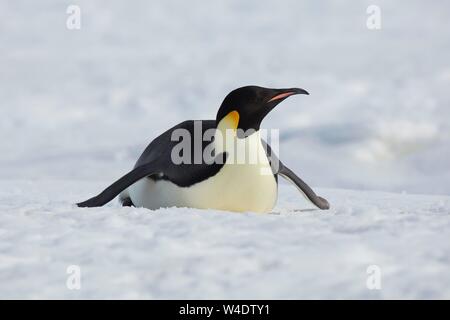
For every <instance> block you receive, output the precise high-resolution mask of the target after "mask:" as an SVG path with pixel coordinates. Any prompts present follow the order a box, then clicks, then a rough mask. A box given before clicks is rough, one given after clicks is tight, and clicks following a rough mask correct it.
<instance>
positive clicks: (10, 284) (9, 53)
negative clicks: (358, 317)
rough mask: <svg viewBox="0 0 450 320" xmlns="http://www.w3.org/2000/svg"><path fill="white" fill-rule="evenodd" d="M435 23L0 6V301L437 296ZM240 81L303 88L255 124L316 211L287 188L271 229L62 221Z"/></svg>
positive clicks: (196, 214) (191, 4)
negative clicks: (373, 270)
mask: <svg viewBox="0 0 450 320" xmlns="http://www.w3.org/2000/svg"><path fill="white" fill-rule="evenodd" d="M70 4H76V5H79V6H80V8H81V18H82V20H81V29H80V30H68V29H67V28H66V18H67V16H68V15H67V14H66V9H67V7H68V5H70ZM371 4H376V5H378V6H379V7H380V9H381V18H382V27H381V29H380V30H376V31H375V30H368V29H367V27H366V19H367V17H368V15H367V14H366V9H367V7H368V6H369V5H371ZM449 22H450V4H449V3H448V1H444V0H442V1H428V2H427V1H420V0H416V1H406V0H398V1H387V0H379V1H372V0H370V1H358V2H357V3H356V2H355V1H343V0H328V1H296V0H281V1H268V0H267V1H265V0H251V1H250V0H249V1H241V0H227V1H225V0H223V1H200V0H191V1H182V0H178V1H174V0H169V1H146V0H140V1H138V0H136V1H133V2H126V1H118V0H116V1H107V2H104V1H89V0H77V1H71V0H70V1H56V0H41V1H39V2H36V3H34V2H30V1H22V0H3V1H1V2H0V88H1V89H0V111H1V117H0V137H1V140H0V150H1V153H0V298H3V297H5V298H7V297H30V298H31V297H32V298H35V297H67V298H72V297H73V298H79V297H97V298H107V297H119V298H128V297H138V298H146V297H149V298H182V297H186V298H188V297H189V298H197V297H201V298H219V297H223V298H228V297H229V298H231V297H233V298H236V297H239V298H240V297H242V298H299V297H312V298H314V297H323V298H343V297H351V298H385V297H397V298H412V297H420V298H432V297H436V298H450V292H449V289H448V284H449V283H450V272H449V270H450V250H449V249H450V248H449V244H448V243H449V242H450V241H449V239H450V228H449V224H450V204H449V195H450V192H449V190H450V165H449V163H450V147H449V146H450V122H449V120H448V119H450V93H449V88H450V64H449V62H448V56H449V55H450V24H449ZM247 84H257V85H262V86H268V87H292V86H299V87H302V88H305V89H307V90H308V91H309V92H310V93H311V95H310V96H299V97H294V98H291V99H288V100H286V101H285V102H283V104H281V105H280V106H279V107H277V109H276V110H274V111H273V112H272V113H271V114H270V115H269V116H268V117H267V119H266V120H265V121H264V123H263V125H264V127H266V128H277V129H280V136H281V146H280V158H281V159H282V160H283V162H285V163H286V164H287V165H288V166H289V167H291V168H292V169H293V170H294V171H296V172H297V173H299V175H300V176H301V177H302V178H304V179H305V180H306V181H307V182H309V183H310V184H311V185H312V186H319V187H322V189H320V188H318V190H319V191H320V193H323V195H324V196H326V197H328V198H329V200H330V202H331V204H332V210H330V211H328V212H319V211H300V212H297V211H295V210H297V209H302V208H305V207H306V203H305V202H303V200H302V199H301V197H300V196H299V195H298V193H297V192H296V190H295V189H294V188H291V187H288V186H282V189H281V192H280V199H279V203H278V206H277V208H276V210H275V214H271V215H255V214H251V213H249V214H244V215H238V214H231V213H218V212H205V211H198V210H192V209H165V210H159V211H155V212H151V211H148V210H144V209H130V208H119V207H118V206H117V203H112V204H110V205H109V206H108V207H105V208H100V209H92V210H85V209H83V210H82V209H78V208H75V207H73V206H72V204H73V203H74V202H75V201H80V200H84V199H85V198H86V197H89V196H91V195H93V194H95V193H96V192H98V191H99V190H100V189H102V188H103V187H104V186H106V185H107V184H108V183H109V182H111V181H113V180H114V179H115V178H117V177H119V176H121V175H122V174H123V173H124V172H126V171H127V170H129V169H130V168H131V167H132V166H133V164H134V161H135V160H136V158H137V157H138V156H139V154H140V152H141V151H142V149H143V148H144V147H145V146H146V145H147V143H148V142H149V141H150V140H151V139H153V138H154V137H155V136H156V135H158V134H159V133H161V132H162V131H163V130H164V129H166V128H168V127H169V126H172V125H174V124H175V123H177V122H180V121H182V120H185V119H188V118H191V119H204V118H214V116H215V113H216V111H217V108H218V106H219V104H220V103H221V101H222V99H223V97H224V96H225V95H226V93H228V92H229V91H230V90H232V89H234V88H236V87H239V86H242V85H247ZM348 189H353V190H355V191H348ZM356 190H358V191H356ZM379 190H383V191H384V192H392V193H384V192H380V191H379ZM415 194H428V196H426V195H423V196H419V195H415ZM445 195H447V196H445ZM71 264H74V265H79V266H80V267H81V270H82V289H81V290H80V291H70V290H68V289H66V286H65V281H66V278H67V274H66V273H65V271H66V270H65V269H66V267H67V266H68V265H71ZM371 264H375V265H378V266H379V267H380V268H381V270H382V290H379V291H370V290H368V289H367V288H366V284H365V282H366V278H367V274H366V268H367V267H368V266H369V265H371Z"/></svg>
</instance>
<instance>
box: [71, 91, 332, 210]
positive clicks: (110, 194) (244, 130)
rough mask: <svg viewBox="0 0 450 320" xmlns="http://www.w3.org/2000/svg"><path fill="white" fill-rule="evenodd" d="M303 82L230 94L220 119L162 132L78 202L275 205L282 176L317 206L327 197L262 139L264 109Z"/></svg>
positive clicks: (324, 203) (321, 206) (228, 207)
mask: <svg viewBox="0 0 450 320" xmlns="http://www.w3.org/2000/svg"><path fill="white" fill-rule="evenodd" d="M297 94H305V95H308V94H309V93H308V92H307V91H306V90H304V89H300V88H288V89H270V88H263V87H259V86H245V87H241V88H238V89H235V90H233V91H231V92H230V93H229V94H228V95H227V96H226V97H225V99H224V100H223V102H222V104H221V106H220V108H219V110H218V112H217V115H216V119H215V120H187V121H184V122H182V123H179V124H178V125H176V126H174V127H172V128H170V129H169V130H167V131H166V132H164V133H163V134H161V135H160V136H158V137H157V138H155V139H154V140H153V141H152V142H151V143H150V144H149V145H148V146H147V148H146V149H145V150H144V152H143V153H142V154H141V156H140V157H139V159H138V160H137V162H136V164H135V166H134V168H133V170H131V171H130V172H128V173H127V174H125V175H124V176H123V177H122V178H120V179H119V180H117V181H116V182H114V183H113V184H112V185H110V186H109V187H107V188H106V189H105V190H104V191H103V192H101V193H100V194H98V195H97V196H95V197H92V198H90V199H88V200H86V201H84V202H81V203H78V204H77V205H78V206H79V207H98V206H103V205H104V204H106V203H108V202H109V201H111V200H112V199H114V198H115V197H116V196H118V195H120V196H119V200H120V201H121V203H122V205H124V206H135V207H145V208H148V209H158V208H164V207H189V208H199V209H217V210H226V211H234V212H249V211H250V212H259V213H268V212H271V210H272V209H273V207H274V206H275V204H276V201H277V197H278V176H281V177H283V178H285V179H287V180H288V181H289V182H291V183H293V184H294V185H295V186H296V187H297V188H298V190H299V191H300V192H301V193H302V194H303V195H304V196H305V197H306V198H307V199H308V200H309V201H311V202H312V203H313V204H314V205H315V206H316V207H318V208H319V209H322V210H326V209H329V208H330V205H329V203H328V201H327V200H325V199H324V198H322V197H319V196H317V195H316V194H315V193H314V191H313V190H312V189H311V188H310V187H309V186H308V185H307V184H306V183H305V182H304V181H303V180H302V179H300V178H299V177H298V176H297V175H296V174H295V173H294V172H293V171H291V170H290V169H289V168H288V167H286V166H285V165H284V164H283V163H282V162H281V161H280V160H279V159H278V157H277V156H276V155H275V154H274V152H272V150H271V148H270V146H269V145H268V144H267V143H266V142H265V141H264V140H263V139H262V136H261V130H260V125H261V122H262V120H263V119H264V118H265V116H266V115H267V114H268V113H269V112H270V111H271V110H272V109H273V108H275V106H277V105H278V104H279V103H280V102H282V101H283V100H285V99H286V98H288V97H290V96H292V95H297Z"/></svg>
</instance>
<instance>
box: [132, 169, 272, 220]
mask: <svg viewBox="0 0 450 320" xmlns="http://www.w3.org/2000/svg"><path fill="white" fill-rule="evenodd" d="M249 166H251V165H227V164H226V165H225V166H224V167H223V168H222V170H220V171H219V172H218V173H217V174H216V175H215V176H213V177H210V178H209V179H207V180H205V181H202V182H199V183H196V184H194V185H192V186H190V187H179V186H177V185H175V184H173V183H172V182H170V181H166V180H159V181H156V182H155V181H154V180H151V179H148V178H145V179H142V180H140V181H138V182H136V183H135V184H134V185H132V186H130V187H129V194H130V198H131V200H132V201H133V203H134V204H135V205H136V206H137V207H145V208H149V209H158V208H161V207H173V206H175V207H190V208H200V209H218V210H229V211H238V212H243V211H253V212H270V210H272V208H273V207H274V206H275V203H276V200H277V192H278V191H277V189H278V188H277V182H276V181H275V178H274V176H273V175H261V174H260V171H259V168H258V166H256V165H253V166H254V167H249Z"/></svg>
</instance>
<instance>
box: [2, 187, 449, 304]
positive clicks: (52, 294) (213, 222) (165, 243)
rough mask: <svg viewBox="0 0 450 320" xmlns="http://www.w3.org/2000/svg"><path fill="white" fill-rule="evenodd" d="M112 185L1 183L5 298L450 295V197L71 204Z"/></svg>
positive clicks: (284, 192)
mask: <svg viewBox="0 0 450 320" xmlns="http://www.w3.org/2000/svg"><path fill="white" fill-rule="evenodd" d="M102 183H106V181H104V182H102ZM102 183H91V182H90V183H88V182H85V181H82V180H70V181H68V180H66V181H56V180H52V181H33V182H31V181H15V180H11V181H3V182H1V184H0V187H1V188H0V190H2V191H1V193H0V210H1V215H0V237H1V241H0V284H1V285H0V297H2V298H19V297H22V298H23V297H25V298H152V299H153V298H155V299H156V298H159V299H161V298H167V299H172V298H203V299H206V298H211V299H212V298H258V299H269V298H285V299H294V298H447V299H448V298H450V287H449V285H448V284H449V283H450V272H449V264H450V257H449V252H450V241H449V230H450V219H449V215H450V197H445V196H417V195H407V194H392V193H384V192H362V191H346V190H333V189H319V191H320V194H323V195H324V196H326V197H328V198H329V199H330V201H331V203H332V204H333V208H332V210H330V211H328V212H324V211H296V209H297V208H298V207H299V206H302V205H304V204H305V203H304V202H302V200H301V198H300V195H299V193H298V192H297V190H296V189H295V188H294V187H291V186H288V185H282V186H281V190H280V194H281V196H280V200H279V203H278V206H277V207H276V209H275V210H274V213H273V214H267V215H261V214H254V213H248V214H236V213H228V212H220V211H204V210H193V209H164V210H158V211H150V210H147V209H136V208H121V207H119V206H118V205H117V204H111V205H108V206H107V207H104V208H100V209H76V208H75V207H74V206H72V205H70V202H71V201H72V200H73V199H74V198H75V199H77V198H79V197H86V196H88V195H89V194H90V191H94V190H96V189H98V188H100V187H102V186H103V185H102ZM62 189H63V190H64V191H63V192H61V190H62ZM25 193H26V194H29V196H27V197H26V200H25V201H24V194H25ZM52 195H54V196H52ZM70 265H77V266H79V267H80V271H81V289H80V290H69V289H67V287H66V281H67V278H68V276H69V275H68V274H67V273H66V269H67V267H68V266H70ZM372 265H376V266H377V267H379V268H380V270H381V290H369V289H368V288H367V286H366V282H367V279H368V277H369V276H371V274H367V268H368V267H369V266H372Z"/></svg>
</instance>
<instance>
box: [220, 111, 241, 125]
mask: <svg viewBox="0 0 450 320" xmlns="http://www.w3.org/2000/svg"><path fill="white" fill-rule="evenodd" d="M224 120H225V121H226V123H227V126H228V127H229V128H232V129H237V127H238V124H239V112H237V111H231V112H230V113H229V114H227V115H226V116H225V117H224Z"/></svg>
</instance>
